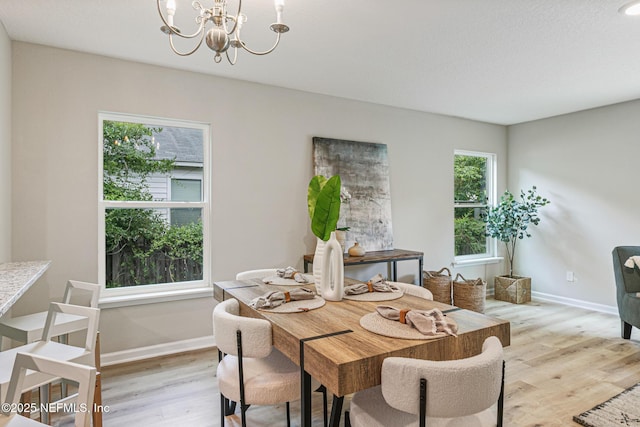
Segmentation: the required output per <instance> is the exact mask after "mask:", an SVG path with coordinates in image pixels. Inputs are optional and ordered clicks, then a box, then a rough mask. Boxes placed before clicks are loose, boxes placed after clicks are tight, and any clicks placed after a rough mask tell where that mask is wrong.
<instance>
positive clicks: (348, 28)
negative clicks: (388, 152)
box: [0, 0, 640, 125]
mask: <svg viewBox="0 0 640 427" xmlns="http://www.w3.org/2000/svg"><path fill="white" fill-rule="evenodd" d="M626 1H627V0H533V1H532V0H527V1H524V0H397V1H388V0H387V1H381V0H287V3H286V6H285V13H284V22H285V23H287V24H288V25H289V26H290V27H291V31H290V32H289V33H287V34H285V35H284V36H283V38H282V41H281V43H280V46H279V47H278V48H277V49H276V51H275V52H274V53H272V54H270V55H267V56H262V57H257V56H253V55H250V54H248V53H246V52H241V53H239V59H238V63H237V64H236V65H235V66H231V65H229V64H228V63H226V61H225V62H223V63H220V64H215V63H214V62H213V54H212V53H211V51H209V50H208V48H207V47H206V46H203V47H201V48H200V51H198V52H196V54H194V55H192V56H188V57H179V56H177V55H175V54H173V53H172V52H171V51H170V49H169V45H168V40H167V38H166V36H165V35H164V34H162V33H161V32H160V31H159V27H160V25H161V22H160V18H159V17H158V14H157V10H156V2H155V1H154V0H56V1H52V0H0V21H2V23H3V24H4V26H5V28H6V30H7V32H8V34H9V36H10V37H11V39H13V40H19V41H26V42H31V43H37V44H43V45H49V46H55V47H60V48H65V49H72V50H78V51H82V52H90V53H95V54H100V55H106V56H112V57H116V58H123V59H128V60H134V61H139V62H144V63H150V64H156V65H162V66H167V67H172V68H179V69H185V70H191V71H197V72H201V73H209V74H212V75H217V76H224V77H230V78H235V79H241V80H249V81H253V82H259V83H265V84H269V85H275V86H281V87H286V88H292V89H299V90H304V91H308V92H314V93H319V94H326V95H333V96H339V97H344V98H350V99H356V100H362V101H368V102H373V103H378V104H384V105H391V106H395V107H402V108H409V109H413V110H419V111H429V112H434V113H441V114H447V115H452V116H459V117H465V118H469V119H475V120H480V121H485V122H490V123H498V124H504V125H508V124H514V123H520V122H524V121H530V120H535V119H539V118H544V117H550V116H555V115H559V114H564V113H569V112H573V111H578V110H583V109H588V108H593V107H598V106H602V105H608V104H613V103H617V102H621V101H627V100H632V99H637V98H640V54H639V52H640V49H639V47H640V17H635V18H634V17H628V16H624V15H621V14H620V13H618V8H619V7H620V6H621V5H622V4H624V3H625V2H626ZM201 2H202V4H203V5H204V6H206V7H209V6H210V5H211V4H212V3H213V2H212V0H201ZM177 3H178V10H177V13H176V25H178V26H180V27H181V28H182V30H183V32H189V31H190V29H189V24H190V23H192V21H191V19H192V10H191V7H190V1H188V0H177ZM244 12H245V13H246V14H247V15H248V17H249V21H248V22H247V23H246V24H245V26H244V27H243V32H244V35H245V37H246V40H247V43H248V45H249V46H250V47H252V46H253V47H255V49H258V50H260V49H264V48H266V47H268V46H269V45H270V43H271V39H272V37H275V35H274V33H272V32H271V31H269V30H268V28H267V27H268V25H269V24H270V23H271V22H273V21H274V18H275V12H274V10H273V2H272V1H271V0H245V2H244ZM187 17H188V19H187ZM193 25H195V24H193ZM45 71H46V70H45Z"/></svg>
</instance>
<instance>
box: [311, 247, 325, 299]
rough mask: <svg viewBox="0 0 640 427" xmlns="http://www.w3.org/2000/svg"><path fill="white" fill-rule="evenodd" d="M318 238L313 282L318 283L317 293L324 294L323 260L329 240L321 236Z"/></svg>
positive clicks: (314, 257) (314, 258)
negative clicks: (326, 240)
mask: <svg viewBox="0 0 640 427" xmlns="http://www.w3.org/2000/svg"><path fill="white" fill-rule="evenodd" d="M317 239H318V241H317V242H316V252H315V253H314V254H313V283H315V284H316V292H317V294H318V295H320V296H322V288H321V287H320V284H321V283H322V260H323V259H324V246H325V244H326V243H327V242H325V241H324V240H322V239H321V238H319V237H318V238H317Z"/></svg>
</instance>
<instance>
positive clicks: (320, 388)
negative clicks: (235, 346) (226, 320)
mask: <svg viewBox="0 0 640 427" xmlns="http://www.w3.org/2000/svg"><path fill="white" fill-rule="evenodd" d="M276 274H278V269H277V268H261V269H257V270H247V271H241V272H240V273H237V274H236V280H247V279H262V278H265V277H269V276H275V275H276ZM214 330H215V327H214ZM311 386H312V388H313V389H314V390H315V391H316V392H317V393H322V406H323V409H324V427H327V426H328V425H329V421H328V420H329V418H328V411H329V405H328V400H327V388H326V387H325V386H324V385H322V384H320V383H318V382H317V381H315V380H314V381H313V382H312V384H311Z"/></svg>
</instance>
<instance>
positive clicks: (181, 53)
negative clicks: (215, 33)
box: [169, 31, 204, 56]
mask: <svg viewBox="0 0 640 427" xmlns="http://www.w3.org/2000/svg"><path fill="white" fill-rule="evenodd" d="M201 33H202V34H201V36H200V40H199V41H198V44H197V45H196V47H194V48H193V49H192V50H190V51H188V52H180V51H179V50H178V49H176V47H175V46H174V45H173V37H172V36H173V34H169V44H170V45H171V50H173V52H174V53H175V54H176V55H180V56H189V55H191V54H192V53H194V52H195V51H196V50H198V48H200V46H201V45H202V41H203V40H204V31H202V32H201ZM178 35H180V34H178Z"/></svg>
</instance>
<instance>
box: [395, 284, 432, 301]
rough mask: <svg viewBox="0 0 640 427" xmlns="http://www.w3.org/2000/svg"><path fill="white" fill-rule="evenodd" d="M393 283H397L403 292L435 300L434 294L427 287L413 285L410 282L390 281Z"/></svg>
mask: <svg viewBox="0 0 640 427" xmlns="http://www.w3.org/2000/svg"><path fill="white" fill-rule="evenodd" d="M388 283H391V284H393V285H396V286H397V287H399V288H400V289H402V292H404V293H405V294H407V295H413V296H414V297H419V298H423V299H428V300H431V301H433V294H432V293H431V291H430V290H429V289H427V288H423V287H422V286H417V285H412V284H410V283H402V282H388Z"/></svg>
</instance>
